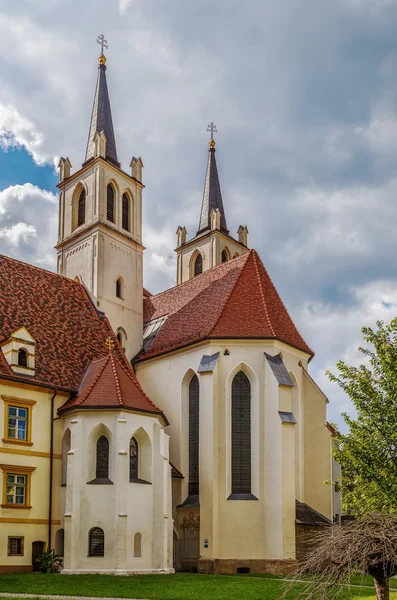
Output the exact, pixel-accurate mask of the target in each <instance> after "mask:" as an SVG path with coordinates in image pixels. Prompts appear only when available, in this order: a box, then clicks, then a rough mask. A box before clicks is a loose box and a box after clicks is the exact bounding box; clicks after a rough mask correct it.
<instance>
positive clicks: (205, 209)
mask: <svg viewBox="0 0 397 600" xmlns="http://www.w3.org/2000/svg"><path fill="white" fill-rule="evenodd" d="M209 146H210V147H209V151H208V166H207V175H206V177H205V186H204V194H203V202H202V204H201V215H200V224H199V229H198V232H197V233H200V231H203V230H204V229H208V228H209V227H211V220H210V214H211V210H212V209H213V208H214V209H215V208H219V209H220V211H221V229H222V230H223V231H224V232H225V233H229V231H228V228H227V225H226V216H225V211H224V209H223V202H222V193H221V186H220V183H219V176H218V169H217V167H216V160H215V142H214V140H211V141H210V144H209Z"/></svg>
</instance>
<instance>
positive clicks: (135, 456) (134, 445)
mask: <svg viewBox="0 0 397 600" xmlns="http://www.w3.org/2000/svg"><path fill="white" fill-rule="evenodd" d="M138 478H139V446H138V442H137V440H136V439H135V438H134V437H133V438H131V441H130V481H136V480H137V479H138Z"/></svg>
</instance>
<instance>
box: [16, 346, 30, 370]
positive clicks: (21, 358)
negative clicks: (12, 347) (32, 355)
mask: <svg viewBox="0 0 397 600" xmlns="http://www.w3.org/2000/svg"><path fill="white" fill-rule="evenodd" d="M18 366H20V367H27V366H28V353H27V352H26V350H24V349H23V348H20V349H19V350H18Z"/></svg>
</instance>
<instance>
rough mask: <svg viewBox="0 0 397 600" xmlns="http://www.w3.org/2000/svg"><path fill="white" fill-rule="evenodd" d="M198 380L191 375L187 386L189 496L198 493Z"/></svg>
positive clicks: (195, 376)
mask: <svg viewBox="0 0 397 600" xmlns="http://www.w3.org/2000/svg"><path fill="white" fill-rule="evenodd" d="M199 416H200V411H199V380H198V377H197V375H193V377H192V379H191V381H190V384H189V496H196V495H198V493H199V437H200V429H199Z"/></svg>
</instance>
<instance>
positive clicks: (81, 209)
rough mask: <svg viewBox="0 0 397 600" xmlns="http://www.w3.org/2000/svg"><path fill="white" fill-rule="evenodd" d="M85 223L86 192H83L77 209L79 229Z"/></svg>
mask: <svg viewBox="0 0 397 600" xmlns="http://www.w3.org/2000/svg"><path fill="white" fill-rule="evenodd" d="M84 223H85V190H81V192H80V196H79V202H78V207H77V227H80V225H84Z"/></svg>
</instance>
